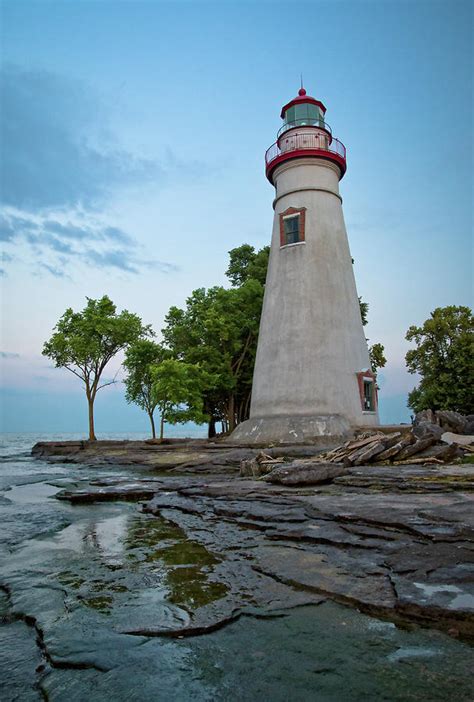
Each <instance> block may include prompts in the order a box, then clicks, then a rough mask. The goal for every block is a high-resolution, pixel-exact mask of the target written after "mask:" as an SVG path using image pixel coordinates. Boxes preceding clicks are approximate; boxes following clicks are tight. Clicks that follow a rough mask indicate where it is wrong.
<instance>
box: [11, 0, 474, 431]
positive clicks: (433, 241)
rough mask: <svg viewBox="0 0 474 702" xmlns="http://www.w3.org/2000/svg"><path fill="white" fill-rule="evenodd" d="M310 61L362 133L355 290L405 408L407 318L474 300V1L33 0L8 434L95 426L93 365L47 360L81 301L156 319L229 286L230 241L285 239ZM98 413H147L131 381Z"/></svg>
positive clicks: (353, 150) (16, 187) (14, 49)
mask: <svg viewBox="0 0 474 702" xmlns="http://www.w3.org/2000/svg"><path fill="white" fill-rule="evenodd" d="M301 72H302V73H303V76H304V83H305V87H306V89H307V91H308V93H309V94H311V95H314V96H315V97H317V98H319V99H321V100H322V101H323V102H324V104H325V105H326V107H327V110H328V111H327V115H326V116H327V121H328V122H329V124H330V125H331V127H332V130H333V133H334V135H335V136H337V137H338V138H339V139H341V140H342V141H343V142H344V143H345V145H346V147H347V150H348V171H347V174H346V176H345V178H344V179H343V181H342V183H341V193H342V196H343V199H344V214H345V218H346V225H347V230H348V234H349V241H350V245H351V251H352V255H353V257H354V259H355V273H356V280H357V286H358V290H359V294H361V295H362V296H363V298H364V300H366V301H367V302H369V305H370V312H369V326H368V327H367V328H366V329H367V334H368V336H369V337H370V340H371V342H373V341H381V342H382V343H384V345H385V348H386V355H387V358H388V364H387V367H386V368H385V369H384V370H383V372H382V374H381V377H380V384H381V386H382V390H381V417H382V419H383V420H384V421H387V422H396V421H403V420H406V419H407V418H408V416H409V412H408V411H407V410H406V407H405V398H406V394H407V392H408V391H409V390H410V389H411V388H412V387H413V386H414V384H415V382H416V379H415V378H414V377H413V376H410V375H409V374H407V372H406V370H405V365H404V355H405V353H406V350H407V348H408V346H407V343H406V342H405V341H404V336H405V332H406V330H407V328H408V327H409V326H410V324H414V323H415V324H418V323H421V322H422V321H423V320H424V319H426V318H427V317H428V316H429V313H430V312H431V311H432V310H433V309H434V308H435V307H437V306H445V305H448V304H467V305H472V166H473V163H472V5H471V3H470V2H461V1H456V0H454V1H453V0H450V2H437V1H431V2H416V1H408V0H407V1H405V0H403V1H399V2H389V1H385V0H378V1H377V2H375V1H373V2H359V1H357V0H353V1H352V2H338V1H333V2H318V1H313V2H308V3H298V2H292V3H288V2H264V1H261V2H248V3H246V2H226V1H222V0H221V2H219V3H204V2H198V1H196V2H192V3H187V2H172V3H162V2H157V1H155V2H153V1H149V2H140V1H135V2H116V1H112V0H110V1H107V0H102V1H101V2H89V1H88V2H85V1H80V0H74V1H73V0H70V1H68V0H63V1H62V2H41V1H38V2H28V1H24V0H16V1H15V2H3V3H2V74H3V75H2V95H1V106H2V115H3V122H4V123H3V124H2V163H3V166H4V173H3V174H2V193H1V194H2V202H3V214H2V219H1V222H0V238H1V240H2V244H3V246H2V251H3V254H2V257H3V263H2V264H1V269H2V272H3V275H2V278H1V286H2V322H1V323H2V328H1V351H2V353H1V358H0V361H1V363H2V386H3V390H4V393H5V398H7V399H8V401H5V402H4V403H3V415H4V417H3V428H4V429H5V430H10V431H22V430H25V431H26V430H31V431H36V430H41V431H55V430H57V429H58V430H59V423H60V424H61V427H60V428H61V430H62V431H73V430H77V431H82V430H85V429H86V407H85V402H84V398H83V396H82V391H81V388H80V387H78V383H79V381H77V379H76V378H75V377H74V376H72V375H71V374H68V373H67V371H60V370H56V369H53V368H51V367H50V363H49V362H48V360H47V359H44V358H43V357H42V356H41V348H42V344H43V342H44V341H45V340H46V339H47V338H48V337H49V335H50V333H51V330H52V328H53V326H54V324H55V323H56V321H57V320H58V318H59V317H60V315H61V314H62V313H63V311H64V310H65V308H66V307H67V306H72V307H74V308H77V309H80V308H82V307H83V305H84V303H85V296H86V295H87V296H89V297H98V296H101V295H103V294H108V295H109V296H110V297H111V298H112V299H113V300H114V302H116V304H117V306H118V307H119V308H120V309H122V308H124V307H125V308H127V309H130V310H131V311H134V312H137V313H139V314H140V315H141V317H142V318H143V320H144V321H146V322H147V323H151V324H152V325H153V326H154V328H155V329H156V330H157V331H158V330H160V328H161V327H162V323H163V318H164V315H165V314H166V312H167V310H168V308H169V307H170V306H171V305H173V304H176V305H182V304H183V302H184V300H185V298H186V296H187V295H188V294H189V293H190V292H191V291H192V290H193V289H194V288H196V287H201V286H210V285H214V284H219V283H225V276H224V271H225V269H226V265H227V252H228V251H229V249H231V248H233V247H235V246H238V245H240V244H241V243H243V242H248V243H251V244H253V245H254V246H255V247H257V248H258V247H261V246H263V245H265V244H267V243H268V242H269V239H270V234H271V226H272V207H271V203H272V196H273V193H272V188H271V186H270V185H269V183H268V182H267V181H266V179H265V176H264V170H263V155H264V152H265V150H266V148H267V147H268V146H270V144H271V143H272V142H273V141H274V140H275V136H276V132H277V130H278V128H279V126H280V117H279V113H280V109H281V106H282V105H283V104H284V103H286V102H287V101H288V100H289V99H291V98H292V97H293V96H294V95H295V94H296V92H297V89H298V87H299V76H300V73H301ZM118 362H119V359H117V364H118ZM112 370H114V368H113V367H112V368H111V373H112ZM81 403H82V404H81ZM82 405H83V406H82ZM97 412H98V423H97V430H98V433H99V435H100V431H101V430H102V431H113V430H116V431H122V430H130V429H137V430H140V429H142V428H146V417H145V416H143V417H142V416H141V414H140V413H139V412H138V411H135V409H134V408H129V407H127V405H126V403H125V401H124V399H123V388H122V387H121V386H118V387H113V388H111V389H106V390H104V391H103V395H102V397H100V395H99V397H98V399H97Z"/></svg>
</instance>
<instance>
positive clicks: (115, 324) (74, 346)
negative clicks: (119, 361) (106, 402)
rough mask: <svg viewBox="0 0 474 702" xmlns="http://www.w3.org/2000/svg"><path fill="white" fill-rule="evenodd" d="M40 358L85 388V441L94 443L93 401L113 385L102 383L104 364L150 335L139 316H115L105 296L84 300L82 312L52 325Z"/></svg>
mask: <svg viewBox="0 0 474 702" xmlns="http://www.w3.org/2000/svg"><path fill="white" fill-rule="evenodd" d="M54 329H55V331H54V333H53V335H52V336H51V338H50V339H49V341H47V342H46V343H45V344H44V347H43V355H44V356H47V357H48V358H50V359H51V360H52V361H54V364H55V366H56V368H67V370H69V371H70V372H71V373H73V374H74V375H75V376H77V377H78V378H79V379H80V380H81V381H82V382H83V383H84V386H85V388H84V389H85V393H86V397H87V404H88V408H89V440H90V441H95V440H96V436H95V430H94V401H95V398H96V395H97V393H98V391H99V390H101V389H102V388H104V387H106V386H107V385H111V384H112V383H115V382H116V381H115V378H114V379H113V380H105V379H104V380H102V375H103V372H104V370H105V368H106V366H107V364H108V362H109V361H110V360H111V359H112V358H113V357H114V356H115V355H116V354H117V353H118V352H119V351H121V350H123V349H125V348H126V347H127V346H128V345H129V344H132V343H133V342H134V341H136V340H137V339H140V338H144V337H146V336H151V335H152V331H151V328H150V327H149V326H144V325H143V324H142V321H141V319H140V317H138V316H137V315H136V314H132V313H131V312H128V311H127V310H124V311H123V312H121V313H120V314H117V309H116V306H115V305H114V303H113V302H112V300H110V299H109V298H108V297H107V296H106V295H104V297H102V298H101V299H100V300H92V299H91V298H87V305H86V306H85V308H84V309H83V310H82V312H74V311H73V310H72V309H71V308H68V309H67V310H66V312H65V313H64V314H63V316H62V317H61V319H60V320H59V322H58V323H57V324H56V326H55V328H54Z"/></svg>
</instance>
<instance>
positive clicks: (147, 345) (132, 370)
mask: <svg viewBox="0 0 474 702" xmlns="http://www.w3.org/2000/svg"><path fill="white" fill-rule="evenodd" d="M169 357H170V352H169V351H168V350H167V349H165V348H164V347H163V346H161V345H160V344H157V343H155V342H154V341H152V340H151V339H138V340H137V341H135V342H134V343H133V344H131V345H130V346H129V347H128V349H127V350H126V352H125V360H124V362H123V365H124V368H125V370H126V371H127V376H126V378H125V381H124V382H125V387H126V391H125V398H126V400H127V402H128V403H131V402H133V403H135V404H136V405H138V406H139V407H141V409H143V410H145V412H146V413H147V414H148V417H149V419H150V424H151V433H152V437H153V438H154V439H155V438H156V431H155V420H154V417H153V414H154V411H155V409H156V406H157V404H158V399H157V397H156V395H155V393H154V391H153V383H154V381H153V377H152V368H154V367H155V366H156V365H158V364H160V363H162V362H163V361H164V360H166V359H167V358H169Z"/></svg>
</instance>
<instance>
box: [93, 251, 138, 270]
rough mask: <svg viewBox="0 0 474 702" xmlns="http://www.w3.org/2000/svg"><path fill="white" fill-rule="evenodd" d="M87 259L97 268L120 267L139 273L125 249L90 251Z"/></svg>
mask: <svg viewBox="0 0 474 702" xmlns="http://www.w3.org/2000/svg"><path fill="white" fill-rule="evenodd" d="M85 259H86V261H87V262H88V263H92V264H93V265H94V266H96V267H97V268H119V269H120V270H122V271H127V272H128V273H138V268H137V266H136V264H134V263H133V261H131V260H130V259H129V257H128V255H127V253H126V252H125V251H105V252H100V251H88V252H87V253H86V254H85Z"/></svg>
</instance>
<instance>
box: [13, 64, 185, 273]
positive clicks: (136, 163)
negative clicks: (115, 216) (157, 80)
mask: <svg viewBox="0 0 474 702" xmlns="http://www.w3.org/2000/svg"><path fill="white" fill-rule="evenodd" d="M1 78H2V80H1V94H0V100H1V104H2V113H1V135H2V140H3V152H2V164H1V172H0V176H1V178H2V183H3V188H2V193H1V199H2V203H3V206H4V213H3V215H1V216H0V241H3V242H4V244H5V246H7V247H14V246H16V245H23V246H24V245H26V246H27V247H29V249H30V250H31V251H32V253H33V254H34V257H33V258H34V266H35V273H36V274H38V275H42V274H50V275H53V276H55V277H57V278H65V277H68V276H69V273H71V271H73V270H74V269H73V267H76V266H77V263H78V262H80V263H82V264H84V265H87V266H88V267H91V266H92V267H95V268H98V269H101V270H109V271H118V270H119V271H122V272H125V273H129V274H137V273H138V272H139V271H140V270H142V269H143V268H144V267H147V266H150V265H153V266H156V268H157V270H160V271H162V272H171V271H173V270H176V267H175V266H173V265H172V264H170V263H165V262H161V261H149V260H147V259H146V257H145V256H142V254H141V247H140V245H139V243H138V242H137V241H136V239H135V238H134V237H133V236H132V235H131V234H129V233H128V232H126V231H124V230H123V229H121V228H120V227H117V226H113V225H111V223H110V222H106V221H104V220H105V219H107V218H106V217H104V216H102V217H101V216H100V208H101V207H102V206H105V203H106V201H107V198H108V197H109V196H110V195H111V194H112V193H113V191H114V189H116V188H117V187H119V186H124V185H136V184H138V183H140V184H141V183H146V182H148V181H153V183H157V182H158V183H159V182H160V180H163V179H164V177H165V173H166V170H167V168H165V167H163V166H162V165H161V164H159V163H157V162H156V161H152V160H148V159H143V158H139V157H137V156H135V155H134V154H132V153H129V152H127V151H126V150H124V149H122V148H121V147H120V145H119V144H118V143H117V141H116V139H115V138H114V135H113V133H112V132H111V130H110V129H109V128H108V126H107V109H106V107H105V106H104V105H103V104H102V102H101V100H100V99H99V97H98V96H96V95H95V94H94V93H93V91H92V90H91V89H90V88H89V87H88V86H87V85H86V84H84V83H81V82H80V81H77V80H74V79H70V78H66V77H63V76H59V75H56V74H53V73H51V72H48V71H37V70H26V69H23V68H21V67H18V66H14V65H6V66H4V68H3V69H2V72H1ZM11 260H12V257H11V254H6V257H4V258H3V262H4V264H8V263H10V262H11ZM4 273H5V268H2V269H0V275H1V274H4Z"/></svg>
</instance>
